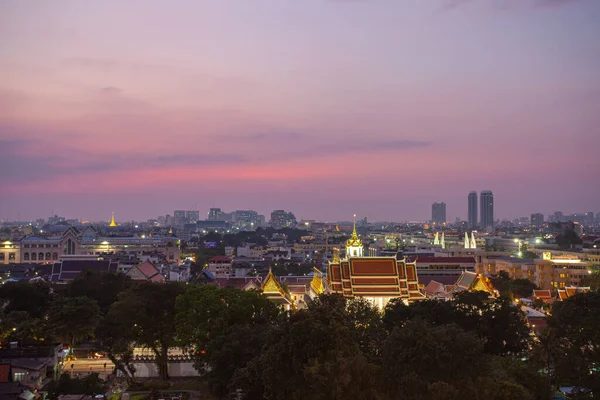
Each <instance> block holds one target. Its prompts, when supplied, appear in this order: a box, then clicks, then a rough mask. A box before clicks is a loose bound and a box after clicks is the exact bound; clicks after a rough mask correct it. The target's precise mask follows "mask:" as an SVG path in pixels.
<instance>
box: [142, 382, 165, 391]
mask: <svg viewBox="0 0 600 400" xmlns="http://www.w3.org/2000/svg"><path fill="white" fill-rule="evenodd" d="M170 386H171V385H170V383H169V382H167V381H149V382H144V384H143V388H144V390H166V389H168V388H169V387H170Z"/></svg>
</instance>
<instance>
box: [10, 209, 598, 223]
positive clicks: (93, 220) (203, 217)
mask: <svg viewBox="0 0 600 400" xmlns="http://www.w3.org/2000/svg"><path fill="white" fill-rule="evenodd" d="M430 207H431V206H430ZM210 208H213V207H209V208H207V209H206V212H205V213H203V212H202V211H201V210H199V209H193V208H174V209H173V210H170V211H168V212H165V213H162V214H156V215H154V216H148V217H144V216H143V217H134V218H123V217H122V216H120V215H119V213H118V212H115V221H116V222H117V223H118V224H119V223H127V222H131V221H135V222H146V221H148V220H150V219H157V217H160V216H163V217H164V216H166V215H171V216H173V211H175V210H185V211H188V210H194V211H199V214H200V220H206V219H207V218H208V211H209V209H210ZM214 208H221V209H222V211H223V212H225V213H230V212H233V211H236V210H253V211H256V212H257V213H258V214H259V215H264V216H265V217H266V221H267V222H268V221H269V220H270V216H271V212H272V211H274V210H285V211H287V212H292V213H293V214H294V216H295V217H296V219H297V220H298V221H301V220H315V221H319V222H352V221H353V214H350V215H347V216H342V217H340V218H319V217H311V216H306V215H304V216H301V215H300V214H298V213H297V212H296V211H294V210H293V209H288V208H274V209H272V210H270V211H268V212H267V211H261V210H258V209H254V208H249V207H245V208H244V207H242V208H240V207H237V208H231V209H227V208H223V207H214ZM538 212H539V213H541V214H543V215H544V221H547V220H548V217H549V216H550V215H553V214H554V213H555V212H562V213H563V214H564V215H573V214H584V213H586V212H593V213H594V217H596V215H597V214H598V213H600V211H595V210H588V211H565V210H555V211H552V212H546V213H544V212H541V211H535V212H530V213H528V214H527V215H519V216H513V217H499V216H494V220H496V221H512V220H515V219H517V218H523V217H527V218H530V216H531V214H535V213H538ZM430 214H431V213H430ZM465 214H466V212H465ZM54 215H56V216H58V217H64V218H65V219H77V220H79V221H80V222H81V221H88V222H90V223H101V222H109V221H110V220H111V216H112V212H110V213H109V214H108V215H107V216H104V217H103V216H97V217H94V218H87V217H81V216H73V215H65V214H62V213H60V212H59V211H55V212H54V214H52V215H47V216H38V217H32V218H21V219H18V218H14V219H6V217H4V216H2V215H0V220H2V221H4V222H7V221H19V222H26V221H29V222H31V221H35V220H37V219H44V220H48V218H50V217H52V216H54ZM364 217H367V220H368V221H369V222H411V221H414V222H428V221H430V220H431V215H429V217H428V218H424V219H419V218H403V219H386V218H383V219H381V218H376V219H374V218H369V216H368V215H360V214H356V218H357V221H359V220H361V219H362V218H364ZM459 218H460V220H461V221H467V217H466V215H465V217H459ZM455 220H456V217H453V216H452V218H450V216H448V218H447V220H446V222H447V223H453V222H455Z"/></svg>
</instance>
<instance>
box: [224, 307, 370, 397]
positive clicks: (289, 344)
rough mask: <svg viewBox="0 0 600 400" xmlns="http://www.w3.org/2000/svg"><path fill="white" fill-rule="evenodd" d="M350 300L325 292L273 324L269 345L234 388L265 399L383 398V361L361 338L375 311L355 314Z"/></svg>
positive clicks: (245, 370) (241, 373) (234, 384)
mask: <svg viewBox="0 0 600 400" xmlns="http://www.w3.org/2000/svg"><path fill="white" fill-rule="evenodd" d="M346 305H347V301H346V299H344V298H342V297H339V296H322V297H321V298H320V299H319V300H317V301H315V302H314V303H312V304H311V305H310V306H309V308H308V309H307V310H301V311H298V312H296V313H293V314H292V315H290V318H287V319H283V320H282V321H281V322H280V323H279V324H277V325H276V326H273V328H272V329H271V330H270V331H269V340H268V345H267V346H265V348H264V349H263V351H262V353H261V354H260V355H259V356H258V357H257V358H256V359H255V360H253V361H252V362H251V363H250V364H249V365H248V366H247V367H246V368H244V369H242V370H241V371H240V372H239V373H238V374H237V375H236V377H235V378H236V379H235V380H234V381H233V382H232V385H231V390H232V391H234V390H235V389H237V388H241V389H242V391H243V392H244V393H253V394H254V396H256V397H254V398H265V399H302V398H311V399H344V398H360V399H376V398H379V396H378V382H377V379H378V378H377V377H378V375H379V374H378V367H377V366H376V365H375V364H373V363H371V362H369V361H368V358H367V356H366V355H365V354H363V352H362V351H361V347H360V344H359V341H357V340H355V339H356V338H358V337H360V331H361V330H363V329H364V322H366V321H368V320H369V317H368V316H367V318H366V320H358V321H357V320H353V319H352V317H350V313H348V312H347V311H346ZM367 314H369V313H367ZM354 315H364V313H355V314H354ZM259 393H260V396H258V394H259ZM248 398H252V397H251V396H248Z"/></svg>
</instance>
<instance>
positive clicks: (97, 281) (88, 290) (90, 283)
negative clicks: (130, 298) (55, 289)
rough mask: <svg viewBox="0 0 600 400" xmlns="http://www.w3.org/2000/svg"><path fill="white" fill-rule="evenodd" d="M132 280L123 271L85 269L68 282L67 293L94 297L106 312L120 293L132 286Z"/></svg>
mask: <svg viewBox="0 0 600 400" xmlns="http://www.w3.org/2000/svg"><path fill="white" fill-rule="evenodd" d="M132 282H133V281H132V280H131V278H130V277H129V276H127V275H125V274H121V273H119V274H114V273H107V272H96V271H84V272H82V273H81V274H79V276H77V278H75V279H74V280H73V281H71V282H69V283H68V284H67V288H66V295H67V296H69V297H80V296H87V297H89V298H92V299H94V300H96V301H97V302H98V306H99V307H100V310H101V311H102V313H103V314H106V313H107V312H108V310H109V308H110V306H111V305H112V304H113V303H114V302H116V301H117V298H118V296H119V294H120V293H122V292H125V291H126V290H128V289H130V288H131V286H132V285H133V283H132Z"/></svg>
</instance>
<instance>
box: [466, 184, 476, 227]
mask: <svg viewBox="0 0 600 400" xmlns="http://www.w3.org/2000/svg"><path fill="white" fill-rule="evenodd" d="M468 220H469V227H470V228H475V227H476V226H477V192H470V193H469V211H468Z"/></svg>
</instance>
